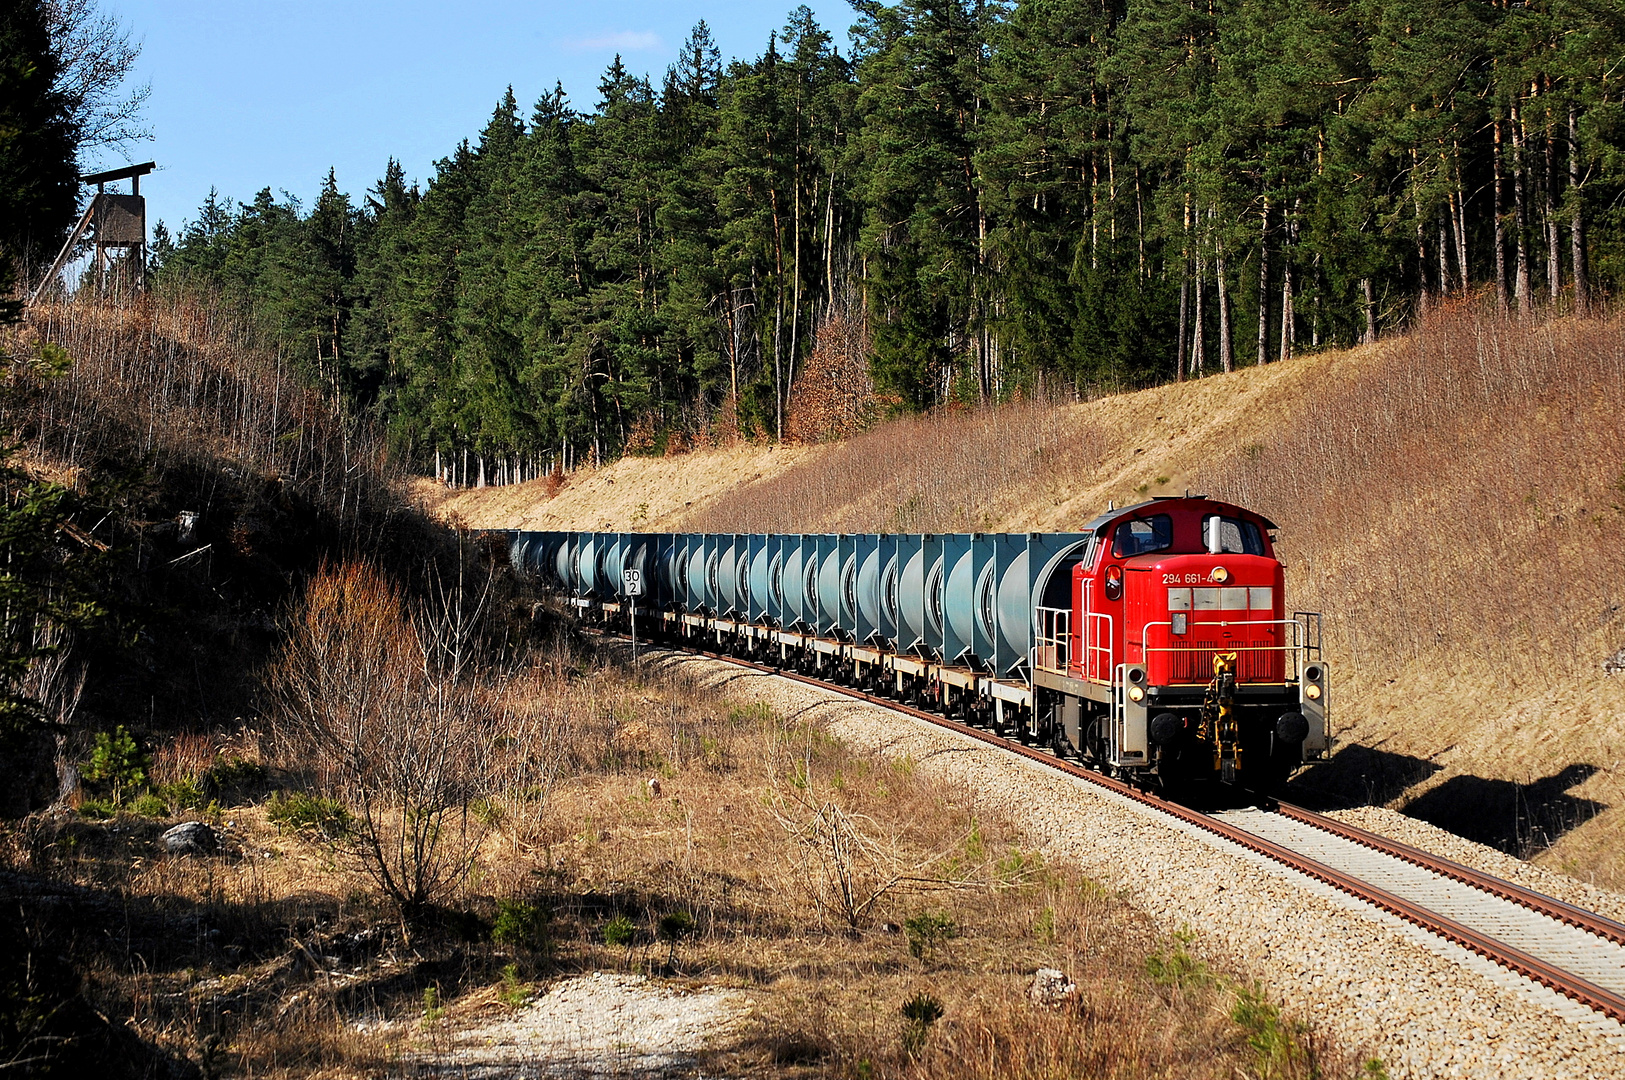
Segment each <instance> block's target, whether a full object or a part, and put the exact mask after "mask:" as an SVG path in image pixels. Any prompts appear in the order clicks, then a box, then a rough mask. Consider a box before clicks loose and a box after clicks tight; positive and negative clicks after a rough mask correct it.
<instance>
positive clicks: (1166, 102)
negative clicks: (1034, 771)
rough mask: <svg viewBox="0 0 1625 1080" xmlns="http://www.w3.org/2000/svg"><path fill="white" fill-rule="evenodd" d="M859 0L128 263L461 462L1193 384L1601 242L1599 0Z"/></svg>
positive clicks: (1610, 136) (1584, 294)
mask: <svg viewBox="0 0 1625 1080" xmlns="http://www.w3.org/2000/svg"><path fill="white" fill-rule="evenodd" d="M853 7H854V9H855V22H854V25H853V27H852V30H851V35H850V43H846V42H839V41H837V40H836V38H835V36H834V35H833V34H832V33H831V32H830V31H828V30H826V29H825V28H822V27H820V26H819V25H818V24H817V23H816V22H815V20H814V18H813V15H812V13H811V12H810V11H809V10H808V9H807V8H805V7H801V8H798V9H796V10H795V11H793V12H791V13H790V14H789V16H788V19H787V22H786V23H785V25H784V27H783V29H782V30H781V31H779V32H777V33H776V34H774V35H773V36H772V37H771V38H770V39H769V40H768V41H766V42H765V43H764V46H763V49H762V52H761V55H759V56H757V57H756V58H754V59H751V60H731V61H729V62H727V63H724V62H723V60H722V58H721V56H720V54H719V50H718V49H717V47H716V46H715V44H714V43H713V40H712V37H711V35H710V33H709V31H708V29H707V27H706V25H705V24H704V23H703V22H702V23H700V24H699V25H698V26H697V27H695V29H694V31H693V33H692V35H691V36H690V37H689V39H688V41H687V43H686V44H685V46H684V48H683V50H682V53H681V55H680V59H679V60H678V62H677V63H676V64H674V65H673V66H672V67H671V68H670V69H669V70H667V71H666V72H665V74H664V76H663V78H661V79H660V81H659V84H658V86H657V85H655V83H653V82H652V81H651V80H650V79H649V78H648V77H646V76H642V75H637V74H634V73H633V72H631V71H630V70H628V68H627V67H626V66H625V65H624V64H623V63H622V61H621V60H620V59H619V58H617V59H616V61H615V62H614V63H613V64H612V65H610V67H609V69H608V70H607V71H605V73H604V74H603V77H602V80H601V82H600V84H599V86H598V90H597V100H596V101H594V102H592V103H591V104H590V106H589V107H583V105H582V104H581V103H577V102H572V101H570V100H568V99H567V98H566V96H565V94H564V92H563V89H562V87H560V88H556V89H555V90H554V91H552V92H550V93H547V94H544V95H543V96H542V97H541V99H540V100H539V101H537V102H536V103H535V104H534V105H533V106H531V107H530V108H529V109H528V111H527V110H525V109H523V108H522V107H521V105H520V103H519V102H518V101H517V100H516V99H515V97H514V95H513V93H512V92H511V91H510V92H509V93H508V94H507V95H506V96H505V97H504V98H503V99H502V100H501V101H500V102H499V103H498V104H497V106H496V109H495V111H494V113H493V114H492V116H491V119H490V121H489V123H488V124H487V125H486V126H485V128H484V130H483V131H481V132H479V134H478V137H477V138H476V139H474V140H473V141H472V142H470V141H465V142H463V143H462V144H461V145H458V146H456V147H455V148H453V149H451V152H450V153H449V154H448V155H447V156H446V157H445V158H443V159H442V160H440V161H439V162H438V163H437V165H436V167H435V172H434V175H433V176H432V177H430V178H428V179H427V180H426V182H424V183H423V184H421V185H419V184H416V183H411V182H409V181H408V179H407V177H406V176H405V175H404V173H403V170H402V169H401V167H400V166H399V165H398V164H397V163H396V162H394V161H391V162H389V163H388V164H387V166H386V167H385V168H384V172H383V176H382V177H381V179H379V180H377V182H376V183H375V184H373V185H372V186H371V187H369V188H368V189H367V191H366V192H365V194H364V195H363V196H362V197H360V198H359V199H355V198H352V197H351V196H350V195H348V194H346V193H345V192H344V191H343V190H341V188H340V186H339V184H338V181H337V178H336V177H335V176H333V175H332V174H331V173H330V174H329V175H328V177H327V180H326V183H325V185H324V186H323V188H322V190H321V193H320V195H319V197H317V198H316V199H315V201H314V203H313V204H312V205H310V206H308V207H307V206H304V205H301V204H300V203H299V202H298V201H297V200H295V199H293V198H291V197H286V196H285V197H284V198H282V199H280V200H279V199H277V198H276V197H274V196H273V195H272V193H271V191H270V189H269V188H267V189H266V190H264V191H262V192H260V194H259V195H258V196H257V197H255V198H254V199H253V200H252V201H251V202H247V203H242V204H237V203H234V202H231V201H229V200H224V199H220V198H217V197H214V196H211V197H210V199H209V201H208V202H207V203H206V204H205V205H204V206H203V207H202V208H201V209H200V211H199V212H198V215H197V217H196V219H195V220H191V221H188V222H187V223H185V225H184V226H183V227H182V228H180V229H178V230H176V231H175V233H174V234H172V235H171V234H167V233H165V234H162V235H160V236H159V237H158V238H157V244H156V249H155V260H156V261H157V264H158V266H157V275H156V280H157V281H158V282H159V284H160V287H163V288H172V289H179V288H198V287H204V288H214V289H218V290H219V291H221V292H222V293H224V294H225V295H227V296H228V297H231V298H233V299H241V300H243V301H245V302H246V303H247V305H248V306H249V308H250V309H251V310H252V311H253V312H254V320H255V326H256V333H257V334H259V335H260V336H261V337H262V338H263V339H264V340H265V342H266V343H268V344H271V345H273V346H274V347H275V348H276V349H277V350H278V351H279V353H280V355H281V356H282V357H283V358H284V359H285V361H286V362H287V363H289V364H290V365H291V366H293V367H294V368H296V369H298V370H301V371H302V372H303V373H304V375H305V377H307V378H309V379H310V380H312V381H314V382H316V383H317V384H319V385H320V386H322V387H324V388H325V389H326V390H327V391H328V392H329V393H330V394H331V395H332V396H333V397H334V399H335V400H337V401H342V402H343V403H344V405H345V406H346V407H347V408H350V409H353V410H356V411H358V412H361V413H364V414H367V415H370V416H371V417H372V418H373V419H374V420H375V421H376V422H377V423H378V424H380V425H381V426H382V427H384V428H385V429H387V431H388V432H389V435H390V439H391V441H392V443H393V445H394V446H395V447H396V449H397V450H398V451H399V452H401V453H402V454H403V455H404V456H405V457H406V459H407V460H410V461H411V462H413V463H414V465H416V466H417V467H420V468H423V469H424V470H428V469H433V468H440V469H443V470H452V475H453V477H454V478H455V476H456V473H455V470H454V468H453V465H452V464H451V463H452V462H454V461H459V462H466V461H467V460H468V455H470V454H473V455H475V457H476V459H477V460H479V461H481V462H484V461H486V460H490V461H491V462H492V465H491V468H492V469H493V470H496V469H501V470H502V471H503V472H504V474H505V475H507V476H509V477H512V476H520V477H523V476H528V475H534V474H536V473H537V472H539V471H543V470H549V469H551V468H553V467H554V466H555V465H559V464H564V465H568V464H571V463H574V462H577V461H579V462H588V461H599V460H603V459H605V458H606V457H612V456H615V455H618V454H623V453H658V452H663V451H671V450H676V449H681V448H683V447H685V446H691V445H694V444H696V443H701V444H703V443H704V442H706V441H707V440H710V439H713V438H716V437H718V436H719V435H722V436H744V437H749V438H767V439H785V438H802V439H816V438H819V437H822V436H824V435H826V434H829V433H830V432H829V431H827V430H826V428H827V427H828V426H829V425H830V424H836V423H844V424H847V425H849V426H850V425H851V424H853V423H861V422H862V421H863V420H864V419H865V418H868V417H872V416H874V415H877V414H879V413H883V412H902V411H910V410H921V409H930V408H934V407H942V406H954V405H956V404H965V405H969V404H977V403H986V402H993V401H1002V400H1008V399H1011V398H1013V397H1021V396H1032V395H1058V394H1065V395H1071V394H1076V393H1087V392H1091V391H1094V390H1098V389H1103V388H1116V387H1129V386H1142V385H1149V384H1154V383H1157V382H1161V381H1169V380H1174V379H1179V378H1192V377H1200V376H1202V375H1204V374H1207V373H1213V372H1217V371H1229V370H1231V369H1232V368H1234V367H1237V366H1241V365H1248V364H1255V363H1259V364H1261V363H1267V362H1271V361H1274V360H1277V359H1280V358H1286V357H1289V356H1291V355H1292V354H1293V353H1294V351H1301V350H1307V349H1314V348H1317V347H1322V346H1328V345H1333V344H1351V343H1357V342H1360V341H1370V340H1375V339H1376V338H1378V337H1380V336H1381V335H1383V334H1385V333H1387V332H1390V331H1392V330H1396V329H1398V328H1401V327H1403V326H1405V325H1407V324H1408V323H1410V322H1412V321H1413V320H1415V319H1417V318H1418V317H1420V316H1423V315H1425V314H1426V312H1427V309H1428V307H1429V305H1437V304H1450V303H1461V302H1466V301H1469V300H1470V301H1471V302H1474V303H1483V304H1494V305H1499V306H1500V307H1501V308H1502V309H1503V310H1504V311H1506V312H1507V313H1509V314H1511V315H1512V316H1514V317H1527V316H1529V315H1530V314H1531V313H1532V312H1533V311H1534V310H1535V309H1537V308H1539V309H1556V310H1565V309H1574V310H1584V309H1585V308H1586V306H1587V305H1588V304H1594V303H1596V302H1597V301H1598V298H1599V297H1602V296H1604V295H1606V294H1607V293H1608V292H1609V291H1610V290H1612V289H1613V288H1614V287H1616V285H1617V283H1618V282H1619V281H1620V280H1621V278H1622V276H1625V262H1622V258H1625V208H1622V206H1621V198H1622V196H1625V71H1622V69H1621V66H1620V63H1619V61H1620V58H1621V57H1622V56H1625V3H1621V2H1620V0H1540V2H1531V3H1524V4H1518V3H1509V2H1506V0H1493V2H1485V0H1346V2H1345V0H1271V2H1267V3H1266V2H1261V0H1021V2H1017V3H997V2H991V0H903V2H901V3H897V4H894V5H886V4H882V3H878V2H874V0H853ZM834 399H839V400H838V401H834V403H833V404H832V401H833V400H834ZM499 462H500V464H498V463H499ZM459 467H463V466H459ZM482 468H483V465H482Z"/></svg>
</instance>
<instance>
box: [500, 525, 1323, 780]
mask: <svg viewBox="0 0 1625 1080" xmlns="http://www.w3.org/2000/svg"><path fill="white" fill-rule="evenodd" d="M1274 531H1275V526H1274V525H1273V524H1271V523H1270V522H1269V521H1267V520H1266V519H1264V518H1263V517H1261V516H1259V515H1258V514H1255V513H1252V512H1251V511H1248V510H1245V509H1242V508H1241V507H1238V506H1234V505H1231V504H1229V503H1223V502H1218V501H1215V500H1211V499H1207V498H1204V497H1185V498H1168V499H1153V500H1151V501H1149V502H1144V503H1140V504H1138V505H1135V506H1127V507H1123V508H1122V509H1112V510H1108V511H1107V512H1106V513H1104V514H1102V515H1100V516H1099V517H1098V518H1096V519H1095V520H1093V521H1091V522H1089V523H1088V524H1087V525H1085V526H1084V527H1083V529H1082V530H1081V531H1079V532H1074V533H956V534H920V533H905V534H898V535H882V534H871V533H857V534H841V535H833V534H830V535H820V534H800V535H782V534H728V533H721V534H719V533H605V532H520V533H516V534H513V537H512V549H511V557H512V562H513V565H514V568H515V569H516V570H517V571H518V572H519V573H520V574H521V575H522V576H524V577H527V578H529V579H530V580H532V581H534V582H536V583H537V584H538V585H539V586H540V587H542V588H544V589H547V590H551V591H553V592H556V593H558V594H561V595H562V596H563V597H565V598H566V599H567V602H568V603H569V604H570V605H571V606H572V607H573V608H574V609H575V610H576V611H577V613H578V614H579V616H580V617H582V618H584V619H588V620H592V621H596V622H600V623H603V624H604V625H606V626H609V627H611V628H618V629H625V628H626V626H627V623H628V621H629V620H630V619H631V617H632V616H633V614H634V606H635V613H636V617H637V629H638V632H639V634H640V635H643V636H648V637H652V638H658V639H660V640H663V641H665V642H668V643H670V644H674V645H678V646H681V647H687V648H691V649H705V650H708V651H714V652H721V653H726V654H729V655H734V656H738V657H741V658H745V659H750V660H754V661H756V662H759V663H764V664H769V665H772V666H774V667H778V668H782V669H786V670H793V671H796V672H800V673H802V674H806V675H810V676H813V677H816V678H820V679H824V680H827V681H831V682H839V683H842V684H846V685H850V686H854V687H858V688H861V689H864V690H867V691H869V692H871V693H877V694H882V695H886V696H889V697H893V698H896V699H898V700H902V701H906V702H908V703H910V704H913V705H916V706H919V707H923V708H928V709H932V710H935V711H939V712H941V713H942V714H944V715H946V716H949V717H952V718H955V719H959V720H963V721H966V722H968V723H972V724H976V725H980V726H986V727H989V728H992V729H993V730H996V731H1000V732H1004V733H1007V734H1013V735H1016V736H1017V737H1019V738H1020V739H1021V740H1022V741H1023V742H1029V743H1042V744H1048V745H1050V746H1052V747H1053V748H1054V750H1055V751H1056V753H1058V754H1061V755H1063V756H1067V757H1079V758H1082V759H1083V760H1085V761H1086V762H1088V763H1090V764H1092V765H1093V766H1095V767H1097V768H1099V769H1102V770H1103V771H1106V772H1109V773H1112V774H1115V775H1119V776H1123V777H1126V778H1130V779H1136V780H1140V781H1143V782H1147V783H1161V784H1165V785H1177V784H1180V783H1188V782H1190V781H1193V780H1198V779H1217V780H1223V781H1241V782H1245V783H1248V784H1250V785H1261V784H1269V783H1273V782H1277V781H1279V780H1281V779H1283V778H1284V777H1285V776H1287V775H1289V774H1290V773H1291V772H1292V770H1293V769H1295V768H1296V767H1297V766H1299V765H1300V764H1302V763H1303V762H1305V761H1312V760H1315V759H1318V758H1321V757H1324V756H1325V755H1326V753H1327V752H1328V751H1329V749H1330V746H1331V743H1332V740H1331V738H1330V737H1329V734H1328V728H1327V707H1328V704H1329V700H1328V691H1329V689H1330V685H1329V682H1328V672H1327V667H1326V664H1325V662H1324V660H1323V659H1322V658H1321V649H1320V629H1321V621H1320V616H1319V614H1318V613H1313V612H1295V613H1293V614H1292V615H1290V616H1288V615H1286V614H1285V610H1286V609H1285V595H1284V587H1283V575H1282V568H1281V563H1280V562H1279V561H1278V560H1277V559H1276V557H1275V553H1274V536H1273V534H1274ZM629 580H630V581H637V582H638V583H639V585H640V587H641V588H640V590H639V592H638V593H637V594H636V595H631V594H629V590H628V582H629Z"/></svg>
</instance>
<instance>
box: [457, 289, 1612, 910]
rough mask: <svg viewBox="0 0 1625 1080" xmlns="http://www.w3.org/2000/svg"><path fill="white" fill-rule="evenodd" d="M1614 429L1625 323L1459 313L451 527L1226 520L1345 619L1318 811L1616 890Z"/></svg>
mask: <svg viewBox="0 0 1625 1080" xmlns="http://www.w3.org/2000/svg"><path fill="white" fill-rule="evenodd" d="M1621 416H1625V317H1621V316H1617V315H1607V316H1600V317H1597V318H1593V319H1572V318H1568V319H1557V320H1553V321H1550V322H1545V323H1541V324H1538V325H1534V326H1529V327H1521V326H1518V325H1516V324H1509V323H1506V322H1503V321H1501V320H1499V319H1497V318H1495V317H1494V316H1493V315H1490V314H1486V313H1485V312H1483V311H1481V310H1478V309H1475V308H1472V307H1469V306H1456V307H1451V308H1448V309H1444V310H1440V311H1436V312H1435V315H1434V317H1433V318H1431V319H1430V320H1429V321H1428V322H1427V323H1426V324H1425V325H1424V326H1423V327H1422V328H1421V329H1419V330H1417V331H1416V332H1414V333H1411V334H1409V335H1406V336H1403V337H1398V338H1394V339H1392V340H1389V341H1385V342H1381V343H1378V344H1376V345H1372V346H1366V347H1362V348H1357V349H1351V350H1340V351H1328V352H1322V353H1319V354H1314V355H1308V356H1303V357H1300V358H1298V359H1295V360H1293V361H1290V362H1288V363H1285V364H1271V365H1269V366H1267V367H1262V368H1249V369H1245V370H1242V371H1239V372H1237V373H1235V374H1233V375H1228V376H1214V377H1211V378H1208V379H1204V380H1201V381H1198V382H1192V383H1185V384H1181V385H1174V386H1165V387H1160V388H1157V389H1153V390H1146V391H1142V392H1139V393H1132V394H1125V395H1120V396H1115V397H1108V398H1103V399H1100V400H1095V401H1090V402H1086V403H1082V404H1076V405H1065V406H1058V407H1053V408H1052V407H1040V406H1032V405H1019V406H1013V407H1010V408H1006V409H1002V410H998V411H995V412H992V413H947V414H944V415H941V416H935V417H929V418H924V419H913V420H904V421H900V422H897V423H893V424H887V425H884V426H881V427H879V428H877V429H874V430H872V431H870V432H868V433H866V434H864V435H862V436H860V437H858V438H855V439H852V440H850V441H848V442H845V443H841V444H835V445H829V446H819V447H812V448H799V449H796V450H794V451H792V452H791V453H786V452H784V451H772V452H771V453H770V452H768V451H762V450H756V451H741V450H733V451H727V452H714V453H711V454H706V455H695V456H692V457H690V458H687V459H683V460H682V461H681V465H680V467H679V471H680V475H681V476H682V477H683V480H684V483H685V485H686V487H685V490H684V493H683V497H682V499H681V500H670V499H665V500H663V497H662V492H663V490H664V480H663V477H665V476H666V475H667V474H668V473H671V472H672V471H673V469H674V465H673V463H672V462H671V461H667V460H661V461H643V460H639V459H630V460H627V461H623V462H620V463H618V464H616V465H614V466H612V467H610V468H608V469H605V470H601V471H600V472H598V473H595V474H577V475H576V476H575V477H572V478H571V479H570V482H569V484H567V485H566V486H565V487H564V488H563V490H562V491H559V492H558V493H557V494H556V497H553V498H548V497H547V496H548V493H547V492H545V491H542V490H540V489H539V488H532V489H531V492H530V497H529V500H528V501H525V500H524V499H523V497H522V489H504V490H502V491H500V492H498V493H488V492H467V493H462V494H460V495H457V496H455V497H454V499H453V500H452V503H451V505H454V506H455V507H456V510H457V512H458V513H459V514H461V515H462V516H463V517H464V518H465V519H467V520H469V521H470V522H473V523H476V524H480V525H485V526H491V527H497V526H502V525H507V526H514V525H521V524H523V525H527V526H530V527H560V528H603V527H613V528H623V529H630V528H649V529H715V530H726V531H790V532H819V531H881V530H923V531H951V530H987V531H1024V530H1030V529H1031V530H1044V529H1068V528H1074V527H1076V526H1077V525H1078V524H1079V523H1081V522H1082V521H1085V520H1087V519H1088V518H1090V517H1092V516H1094V514H1096V513H1097V512H1098V511H1099V510H1101V509H1102V508H1104V507H1105V505H1106V503H1107V501H1108V500H1115V501H1116V502H1117V504H1118V505H1123V504H1124V503H1126V502H1130V501H1138V500H1140V499H1143V498H1146V497H1149V496H1152V495H1161V494H1178V493H1181V492H1183V491H1185V490H1187V489H1189V490H1193V491H1201V492H1204V493H1208V494H1212V495H1214V496H1217V497H1225V498H1231V499H1234V500H1236V501H1238V502H1241V503H1243V504H1244V505H1247V506H1250V507H1252V508H1254V509H1257V510H1259V511H1261V512H1262V513H1264V514H1266V515H1268V516H1269V517H1270V518H1271V519H1273V520H1274V521H1276V522H1277V523H1278V524H1279V525H1280V526H1281V533H1280V539H1281V549H1282V551H1283V552H1284V555H1285V558H1286V560H1287V562H1288V586H1289V595H1290V597H1291V603H1292V605H1293V606H1294V607H1296V608H1304V609H1313V610H1320V611H1323V612H1325V613H1326V615H1327V623H1326V628H1327V639H1328V646H1329V650H1330V656H1331V659H1332V660H1333V662H1334V663H1335V664H1336V669H1335V671H1336V675H1335V677H1336V683H1337V685H1336V689H1335V701H1336V709H1337V722H1338V724H1339V728H1340V731H1339V734H1340V736H1341V737H1342V739H1343V740H1344V742H1345V746H1344V748H1343V749H1342V751H1341V752H1340V753H1339V754H1338V756H1337V758H1336V760H1335V761H1334V762H1333V763H1331V764H1330V765H1328V766H1324V767H1319V768H1317V769H1315V770H1312V771H1311V772H1310V773H1309V774H1308V775H1307V776H1306V777H1305V778H1304V781H1303V784H1302V785H1301V786H1302V788H1303V789H1304V791H1303V794H1304V796H1305V797H1306V798H1318V799H1320V800H1322V801H1324V802H1326V803H1328V804H1331V805H1350V804H1355V803H1360V802H1366V801H1371V802H1376V803H1379V804H1387V805H1392V806H1395V807H1397V808H1401V809H1405V810H1407V811H1408V812H1411V813H1413V814H1415V815H1417V816H1419V817H1423V818H1425V819H1427V820H1429V821H1432V822H1434V823H1435V824H1439V825H1442V826H1444V827H1446V828H1449V829H1452V830H1453V831H1456V832H1459V833H1461V834H1462V835H1465V836H1468V837H1470V838H1472V839H1477V840H1481V841H1483V842H1486V843H1490V844H1493V845H1495V846H1498V847H1501V848H1502V849H1503V850H1507V851H1511V852H1514V853H1517V854H1520V855H1524V856H1526V857H1533V858H1536V859H1537V860H1538V861H1540V862H1541V863H1543V864H1544V865H1547V866H1550V867H1552V868H1554V869H1561V870H1565V871H1567V872H1569V873H1572V874H1575V875H1578V876H1580V877H1583V878H1588V879H1591V880H1594V881H1595V882H1596V883H1597V884H1600V885H1605V886H1609V887H1613V888H1625V855H1622V854H1621V853H1622V852H1625V786H1622V784H1621V777H1620V773H1619V770H1618V767H1617V762H1618V757H1619V753H1618V748H1619V746H1620V745H1621V744H1622V743H1625V676H1618V677H1613V676H1610V675H1608V674H1607V673H1605V671H1604V664H1605V662H1606V661H1607V660H1608V658H1610V657H1612V656H1614V655H1615V654H1616V653H1618V651H1619V650H1621V649H1622V648H1625V509H1622V507H1625V430H1622V425H1621V421H1620V417H1621ZM750 455H754V457H750ZM772 455H779V456H772ZM763 457H769V458H770V460H771V461H772V467H764V466H763V465H762V464H760V463H759V459H761V458H763ZM746 459H748V460H749V464H748V465H745V464H743V462H744V461H745V460H746ZM747 468H748V470H749V471H748V472H747V471H746V469H747ZM757 474H760V475H757ZM611 480H613V481H614V484H613V486H611V485H610V484H609V481H611ZM609 491H613V492H614V497H613V500H606V499H605V498H604V495H605V494H606V493H607V492H609ZM499 500H500V502H499ZM486 506H490V507H491V508H492V509H491V512H486V509H485V508H486Z"/></svg>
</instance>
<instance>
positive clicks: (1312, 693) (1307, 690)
mask: <svg viewBox="0 0 1625 1080" xmlns="http://www.w3.org/2000/svg"><path fill="white" fill-rule="evenodd" d="M1303 696H1304V697H1306V698H1308V699H1309V700H1310V701H1319V700H1320V687H1318V686H1316V685H1315V684H1314V683H1310V684H1309V685H1308V686H1306V687H1304V688H1303Z"/></svg>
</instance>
